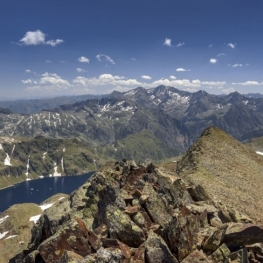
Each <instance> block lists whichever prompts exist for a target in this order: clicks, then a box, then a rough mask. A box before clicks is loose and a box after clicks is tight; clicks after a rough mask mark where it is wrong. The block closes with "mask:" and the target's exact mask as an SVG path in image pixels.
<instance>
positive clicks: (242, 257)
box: [227, 248, 249, 263]
mask: <svg viewBox="0 0 263 263" xmlns="http://www.w3.org/2000/svg"><path fill="white" fill-rule="evenodd" d="M227 259H230V260H231V262H235V263H249V261H248V253H247V249H246V248H243V249H241V250H238V251H236V252H233V253H231V254H230V255H229V256H228V257H227Z"/></svg>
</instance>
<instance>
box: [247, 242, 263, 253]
mask: <svg viewBox="0 0 263 263" xmlns="http://www.w3.org/2000/svg"><path fill="white" fill-rule="evenodd" d="M246 248H247V249H248V250H249V251H253V252H254V253H257V254H259V255H261V256H263V244H262V243H255V244H253V245H247V246H246Z"/></svg>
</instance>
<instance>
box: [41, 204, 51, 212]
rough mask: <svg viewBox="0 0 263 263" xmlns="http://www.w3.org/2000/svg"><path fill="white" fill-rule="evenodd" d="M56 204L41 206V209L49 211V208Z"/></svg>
mask: <svg viewBox="0 0 263 263" xmlns="http://www.w3.org/2000/svg"><path fill="white" fill-rule="evenodd" d="M53 204H54V203H50V204H43V205H40V206H39V207H40V208H41V209H42V210H43V211H45V210H46V209H48V208H49V207H51V206H52V205H53Z"/></svg>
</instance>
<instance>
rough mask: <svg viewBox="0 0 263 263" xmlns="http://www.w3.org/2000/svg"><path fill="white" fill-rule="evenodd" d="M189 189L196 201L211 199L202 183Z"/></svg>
mask: <svg viewBox="0 0 263 263" xmlns="http://www.w3.org/2000/svg"><path fill="white" fill-rule="evenodd" d="M187 190H188V192H189V194H190V195H191V197H192V198H193V200H194V201H207V200H210V198H209V195H208V193H207V192H206V190H205V189H204V187H203V186H202V185H200V184H199V185H197V186H193V187H189V188H188V189H187Z"/></svg>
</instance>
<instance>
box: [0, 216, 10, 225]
mask: <svg viewBox="0 0 263 263" xmlns="http://www.w3.org/2000/svg"><path fill="white" fill-rule="evenodd" d="M8 217H9V216H8V215H7V216H4V217H2V218H0V224H2V223H3V222H4V221H5V220H6V219H7V218H8Z"/></svg>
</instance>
